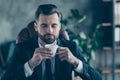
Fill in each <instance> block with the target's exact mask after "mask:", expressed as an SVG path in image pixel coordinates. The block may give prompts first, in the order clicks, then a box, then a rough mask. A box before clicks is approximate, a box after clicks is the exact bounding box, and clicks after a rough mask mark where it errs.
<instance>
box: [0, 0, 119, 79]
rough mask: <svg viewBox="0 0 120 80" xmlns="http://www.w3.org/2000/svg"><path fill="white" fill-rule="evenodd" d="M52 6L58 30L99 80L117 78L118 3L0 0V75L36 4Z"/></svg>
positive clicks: (109, 0) (108, 0)
mask: <svg viewBox="0 0 120 80" xmlns="http://www.w3.org/2000/svg"><path fill="white" fill-rule="evenodd" d="M48 3H50V4H55V5H57V6H58V8H59V10H60V12H62V15H63V19H62V21H61V25H62V27H63V28H64V29H65V31H66V32H67V33H68V35H69V37H70V40H73V41H75V42H76V43H77V44H78V46H79V47H80V48H81V50H82V51H83V55H84V57H85V59H86V60H87V61H88V62H89V63H90V64H91V66H93V67H94V68H96V69H97V70H98V71H99V72H100V73H101V75H102V78H103V80H119V79H120V60H119V56H120V54H119V53H120V47H119V46H120V1H119V0H0V48H1V49H0V66H1V69H0V72H1V75H2V74H3V73H4V71H3V70H5V69H6V67H7V65H8V64H9V62H10V58H11V55H12V52H13V51H14V45H15V44H16V42H15V40H16V38H17V36H18V34H19V32H20V31H21V30H22V29H23V28H25V27H26V26H27V25H28V23H30V22H31V21H33V20H34V13H35V11H36V9H37V7H38V6H39V5H40V4H48Z"/></svg>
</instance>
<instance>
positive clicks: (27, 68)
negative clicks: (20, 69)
mask: <svg viewBox="0 0 120 80" xmlns="http://www.w3.org/2000/svg"><path fill="white" fill-rule="evenodd" d="M24 72H25V76H26V77H29V76H31V75H32V73H33V71H32V70H31V68H30V66H29V64H28V62H26V63H25V64H24Z"/></svg>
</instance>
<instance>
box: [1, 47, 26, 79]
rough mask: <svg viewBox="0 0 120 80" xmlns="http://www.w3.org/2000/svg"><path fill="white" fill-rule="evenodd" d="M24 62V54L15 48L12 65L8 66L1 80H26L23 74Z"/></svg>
mask: <svg viewBox="0 0 120 80" xmlns="http://www.w3.org/2000/svg"><path fill="white" fill-rule="evenodd" d="M25 61H26V59H25V55H24V52H22V50H20V48H19V47H18V46H16V47H15V51H14V53H13V57H12V61H11V62H12V63H11V64H10V65H9V67H8V69H7V70H6V72H5V74H4V75H3V76H2V79H1V80H26V77H25V73H24V63H25Z"/></svg>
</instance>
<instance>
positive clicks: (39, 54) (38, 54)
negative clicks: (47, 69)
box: [28, 48, 53, 70]
mask: <svg viewBox="0 0 120 80" xmlns="http://www.w3.org/2000/svg"><path fill="white" fill-rule="evenodd" d="M52 57H53V52H52V50H51V49H49V48H36V49H35V51H34V54H33V57H32V58H31V59H30V60H29V61H28V64H29V66H30V68H31V69H32V70H33V69H34V68H35V67H36V66H37V65H39V64H40V63H41V61H42V60H43V59H48V58H52Z"/></svg>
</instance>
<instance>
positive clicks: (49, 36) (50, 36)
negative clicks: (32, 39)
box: [45, 35, 53, 38]
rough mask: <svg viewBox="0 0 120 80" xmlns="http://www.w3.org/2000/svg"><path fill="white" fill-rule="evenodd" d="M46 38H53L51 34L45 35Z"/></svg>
mask: <svg viewBox="0 0 120 80" xmlns="http://www.w3.org/2000/svg"><path fill="white" fill-rule="evenodd" d="M45 37H46V38H53V35H46V36H45Z"/></svg>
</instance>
